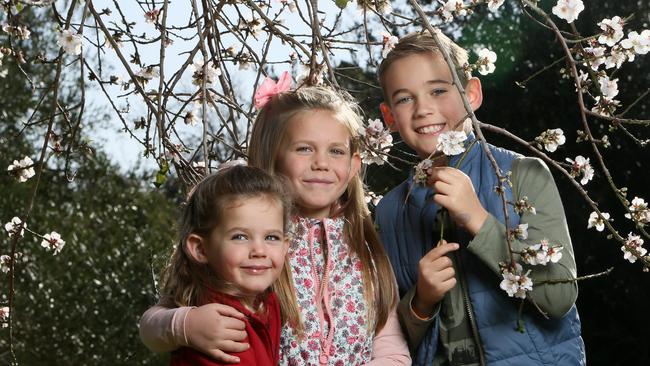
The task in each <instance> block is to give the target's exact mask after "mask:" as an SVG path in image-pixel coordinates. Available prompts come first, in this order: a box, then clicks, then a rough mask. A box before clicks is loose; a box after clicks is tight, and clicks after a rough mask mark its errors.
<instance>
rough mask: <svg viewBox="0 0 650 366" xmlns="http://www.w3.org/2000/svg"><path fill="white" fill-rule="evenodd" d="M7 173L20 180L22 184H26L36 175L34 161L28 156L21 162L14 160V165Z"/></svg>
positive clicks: (9, 167)
mask: <svg viewBox="0 0 650 366" xmlns="http://www.w3.org/2000/svg"><path fill="white" fill-rule="evenodd" d="M7 172H9V174H11V175H13V176H14V177H15V178H16V179H18V182H20V183H23V182H26V181H27V180H28V179H29V178H31V177H33V176H34V175H36V172H35V171H34V161H32V159H30V158H29V157H28V156H25V157H24V158H22V159H21V160H14V162H13V164H11V165H9V166H8V167H7Z"/></svg>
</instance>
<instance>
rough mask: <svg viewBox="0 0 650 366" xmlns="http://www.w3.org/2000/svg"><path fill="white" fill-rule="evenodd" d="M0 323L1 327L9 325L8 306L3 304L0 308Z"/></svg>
mask: <svg viewBox="0 0 650 366" xmlns="http://www.w3.org/2000/svg"><path fill="white" fill-rule="evenodd" d="M0 323H2V327H3V328H7V327H8V326H9V307H8V306H3V307H1V308H0Z"/></svg>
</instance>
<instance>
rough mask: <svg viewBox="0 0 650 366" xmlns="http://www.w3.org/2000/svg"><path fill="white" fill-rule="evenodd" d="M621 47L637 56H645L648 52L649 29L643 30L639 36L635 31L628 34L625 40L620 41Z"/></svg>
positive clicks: (649, 47) (649, 45) (649, 43)
mask: <svg viewBox="0 0 650 366" xmlns="http://www.w3.org/2000/svg"><path fill="white" fill-rule="evenodd" d="M621 46H622V47H623V48H625V49H628V50H632V51H633V52H634V53H636V54H638V55H645V54H646V53H648V51H650V29H646V30H644V31H643V32H641V34H639V33H638V32H636V31H633V32H630V33H628V35H627V38H626V39H624V40H622V41H621Z"/></svg>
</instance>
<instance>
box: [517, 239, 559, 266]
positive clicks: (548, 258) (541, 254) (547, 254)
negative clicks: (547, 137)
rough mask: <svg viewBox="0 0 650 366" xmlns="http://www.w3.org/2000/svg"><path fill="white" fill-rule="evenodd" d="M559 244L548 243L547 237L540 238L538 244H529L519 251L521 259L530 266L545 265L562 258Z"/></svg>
mask: <svg viewBox="0 0 650 366" xmlns="http://www.w3.org/2000/svg"><path fill="white" fill-rule="evenodd" d="M562 249H563V247H562V246H561V245H549V242H548V240H547V239H542V240H540V242H539V244H534V245H530V246H529V247H528V248H526V249H524V251H523V252H522V253H521V259H522V260H523V261H524V262H525V263H528V264H530V265H532V266H535V265H538V264H540V265H542V266H545V265H547V264H548V263H549V262H551V263H557V262H558V261H559V260H560V259H561V258H562V253H561V251H562Z"/></svg>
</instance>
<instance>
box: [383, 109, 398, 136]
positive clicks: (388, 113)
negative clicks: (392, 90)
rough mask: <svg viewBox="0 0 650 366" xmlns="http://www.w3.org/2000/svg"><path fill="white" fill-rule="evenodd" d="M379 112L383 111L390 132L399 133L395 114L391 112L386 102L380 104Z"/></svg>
mask: <svg viewBox="0 0 650 366" xmlns="http://www.w3.org/2000/svg"><path fill="white" fill-rule="evenodd" d="M379 110H380V111H381V116H382V117H383V118H384V123H385V124H386V127H388V129H389V130H390V132H395V131H397V125H396V124H395V117H394V116H393V112H391V110H390V107H389V106H388V104H386V103H385V102H381V104H379Z"/></svg>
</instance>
